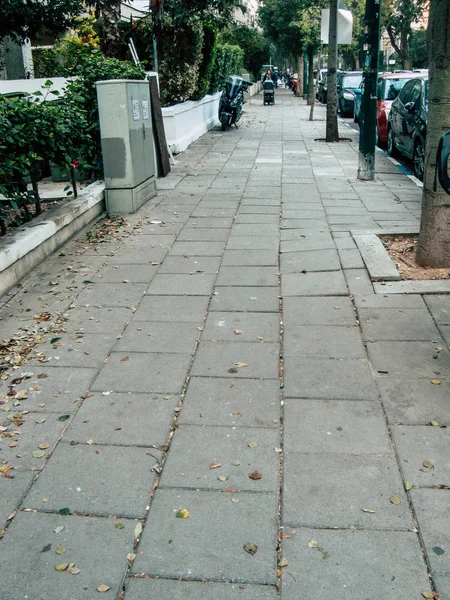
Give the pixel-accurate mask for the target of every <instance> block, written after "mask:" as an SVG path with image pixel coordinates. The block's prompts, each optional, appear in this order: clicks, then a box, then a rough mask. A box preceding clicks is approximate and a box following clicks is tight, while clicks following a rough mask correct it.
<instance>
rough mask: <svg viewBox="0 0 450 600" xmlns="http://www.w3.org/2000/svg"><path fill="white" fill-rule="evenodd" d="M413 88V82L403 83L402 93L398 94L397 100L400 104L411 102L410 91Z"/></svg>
mask: <svg viewBox="0 0 450 600" xmlns="http://www.w3.org/2000/svg"><path fill="white" fill-rule="evenodd" d="M413 87H414V81H411V80H409V81H408V83H405V85H404V86H403V89H402V91H401V92H400V94H399V96H398V97H399V100H400V102H401V103H402V104H406V103H407V102H411V100H410V97H411V95H412V89H413Z"/></svg>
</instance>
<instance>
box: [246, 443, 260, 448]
mask: <svg viewBox="0 0 450 600" xmlns="http://www.w3.org/2000/svg"><path fill="white" fill-rule="evenodd" d="M257 445H258V444H257V443H256V442H248V444H247V446H248V447H249V448H256V446H257Z"/></svg>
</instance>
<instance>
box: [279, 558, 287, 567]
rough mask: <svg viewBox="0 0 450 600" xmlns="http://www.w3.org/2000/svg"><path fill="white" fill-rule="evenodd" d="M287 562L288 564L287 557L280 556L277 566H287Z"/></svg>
mask: <svg viewBox="0 0 450 600" xmlns="http://www.w3.org/2000/svg"><path fill="white" fill-rule="evenodd" d="M288 564H289V561H288V559H287V558H282V559H281V560H280V562H279V563H278V566H279V567H287V566H288Z"/></svg>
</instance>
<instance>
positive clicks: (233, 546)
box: [132, 489, 277, 585]
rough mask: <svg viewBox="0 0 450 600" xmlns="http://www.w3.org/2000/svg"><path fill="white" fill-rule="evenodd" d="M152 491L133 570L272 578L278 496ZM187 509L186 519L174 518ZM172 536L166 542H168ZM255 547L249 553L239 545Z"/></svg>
mask: <svg viewBox="0 0 450 600" xmlns="http://www.w3.org/2000/svg"><path fill="white" fill-rule="evenodd" d="M234 497H235V498H237V499H238V500H239V502H238V503H235V502H232V498H233V495H232V494H229V493H223V492H217V491H191V490H179V489H176V490H168V489H164V490H163V489H161V490H157V492H156V494H155V498H154V500H153V503H152V511H153V519H151V520H150V521H149V522H148V523H147V526H146V527H145V529H144V533H143V536H142V539H141V544H140V547H139V554H138V556H137V558H136V559H135V561H134V563H133V567H132V569H133V572H135V573H148V574H150V575H159V576H162V577H164V576H165V577H170V578H175V577H182V578H184V579H197V580H198V579H214V580H215V581H230V582H239V581H241V582H246V583H262V584H271V585H273V584H274V583H275V581H276V553H275V549H276V544H277V541H276V537H277V520H276V515H277V496H276V495H275V494H249V493H240V494H235V495H234ZM180 508H186V509H188V510H189V512H190V517H189V518H188V519H176V518H175V512H176V511H177V510H179V509H180ZM170 540H171V541H170ZM247 543H251V544H256V545H257V546H258V552H257V554H255V555H254V556H252V555H251V554H248V553H247V552H245V551H244V548H243V547H244V544H247Z"/></svg>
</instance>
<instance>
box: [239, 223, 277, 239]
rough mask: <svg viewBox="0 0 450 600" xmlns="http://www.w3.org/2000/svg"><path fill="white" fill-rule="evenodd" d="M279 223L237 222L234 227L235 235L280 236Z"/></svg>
mask: <svg viewBox="0 0 450 600" xmlns="http://www.w3.org/2000/svg"><path fill="white" fill-rule="evenodd" d="M278 230H279V224H278V223H272V224H269V223H254V224H249V223H235V224H234V225H233V227H232V230H231V231H232V235H233V236H239V235H241V236H249V237H251V236H255V235H256V236H258V237H259V236H261V237H263V238H266V237H268V238H271V237H275V236H278Z"/></svg>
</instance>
